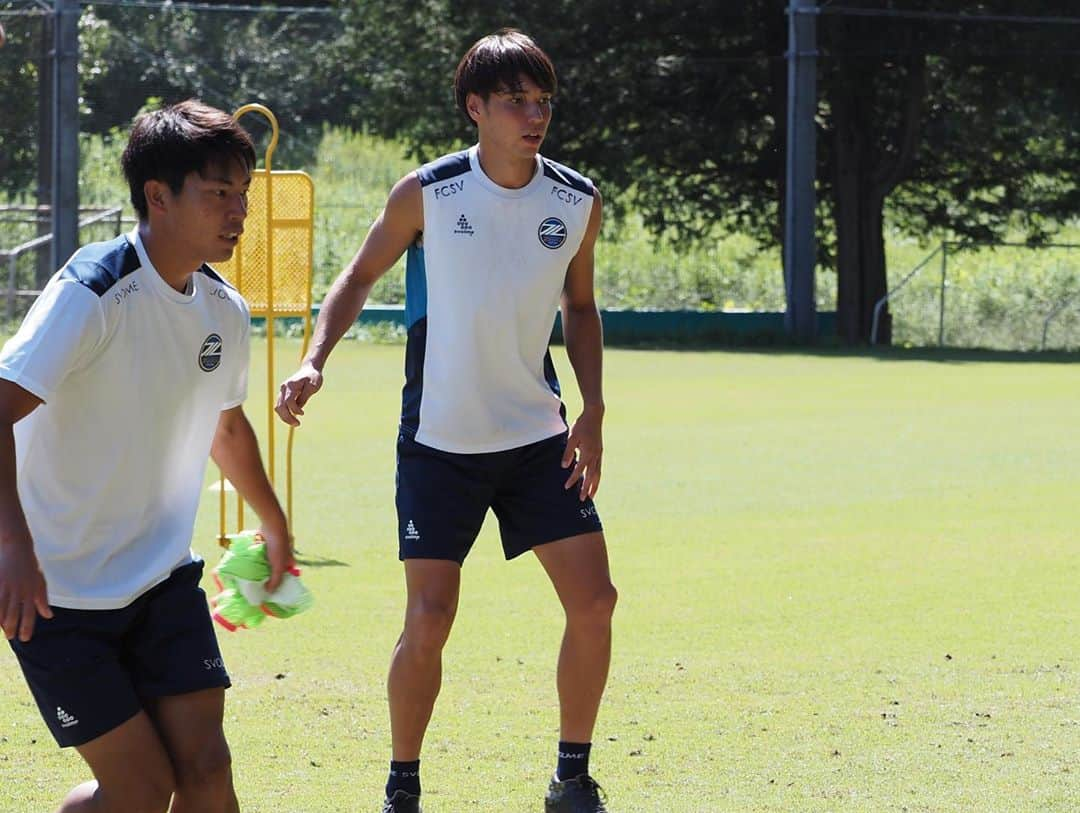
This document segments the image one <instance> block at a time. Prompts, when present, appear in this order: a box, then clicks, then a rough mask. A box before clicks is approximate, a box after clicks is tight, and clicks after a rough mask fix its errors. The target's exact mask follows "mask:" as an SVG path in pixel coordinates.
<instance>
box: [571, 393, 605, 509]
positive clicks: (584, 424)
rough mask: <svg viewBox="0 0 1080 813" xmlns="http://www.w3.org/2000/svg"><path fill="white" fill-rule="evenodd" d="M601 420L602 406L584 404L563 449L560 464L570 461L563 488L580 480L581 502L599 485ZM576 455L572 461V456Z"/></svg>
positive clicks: (602, 449)
mask: <svg viewBox="0 0 1080 813" xmlns="http://www.w3.org/2000/svg"><path fill="white" fill-rule="evenodd" d="M603 421H604V410H603V408H589V407H586V408H585V409H584V410H583V411H582V413H581V415H580V416H579V417H578V419H577V420H576V421H574V426H573V427H572V428H571V429H570V436H569V437H568V438H567V439H566V451H565V452H564V453H563V459H562V465H563V468H564V469H565V468H569V467H570V465H571V464H573V466H574V469H573V471H571V472H570V477H569V478H567V480H566V484H565V486H564V488H567V489H569V488H571V487H572V486H573V485H574V483H576V482H578V481H579V480H580V481H581V487H580V489H579V499H580V500H581V501H582V502H584V501H585V500H586V499H591V498H592V497H593V496H595V495H596V490H597V489H598V488H599V487H600V462H601V458H602V457H603V455H604V441H603V438H602V434H601V429H600V426H601V424H602V423H603ZM575 457H576V458H577V461H576V462H575V460H574V458H575Z"/></svg>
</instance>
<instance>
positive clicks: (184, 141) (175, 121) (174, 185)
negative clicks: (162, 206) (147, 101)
mask: <svg viewBox="0 0 1080 813" xmlns="http://www.w3.org/2000/svg"><path fill="white" fill-rule="evenodd" d="M232 161H238V162H240V163H242V164H243V165H244V166H245V167H247V169H248V171H249V172H250V171H251V170H253V169H254V168H255V145H254V144H253V143H252V141H251V136H250V135H248V133H247V130H245V129H244V128H243V127H241V126H240V125H239V124H237V122H236V120H235V119H234V118H233V117H232V116H230V115H229V114H228V113H225V112H223V111H221V110H218V109H217V108H216V107H211V106H210V105H208V104H204V103H202V102H200V101H198V100H197V99H188V100H187V101H184V102H180V103H178V104H174V105H170V106H168V107H163V108H161V109H160V110H153V111H150V112H149V113H143V114H142V115H140V116H139V117H138V118H137V119H135V125H134V127H132V129H131V136H130V137H129V138H128V143H127V146H126V147H125V148H124V154H123V156H122V157H121V159H120V164H121V166H122V167H123V170H124V177H125V178H126V179H127V182H128V187H129V188H130V190H131V204H132V206H134V207H135V212H136V213H137V214H138V216H139V219H140V220H146V218H147V214H148V212H147V205H146V193H145V192H144V191H143V187H144V185H145V184H146V182H147V181H150V180H155V181H163V182H165V183H167V184H168V185H169V189H171V190H172V191H173V194H179V193H180V190H181V189H183V188H184V179H185V178H186V177H187V176H188V175H189V174H190V173H192V172H198V173H200V174H202V173H204V172H205V171H206V169H207V168H208V167H210V166H212V165H228V164H230V163H231V162H232Z"/></svg>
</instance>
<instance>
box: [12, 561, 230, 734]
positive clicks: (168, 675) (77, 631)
mask: <svg viewBox="0 0 1080 813" xmlns="http://www.w3.org/2000/svg"><path fill="white" fill-rule="evenodd" d="M202 571H203V563H202V562H192V563H191V564H187V565H183V566H182V567H178V568H177V569H176V570H174V571H173V572H172V574H171V575H170V576H169V578H168V579H166V580H165V581H163V582H162V583H161V584H158V585H155V586H154V587H152V588H151V589H149V590H147V591H146V592H145V593H143V594H142V595H141V596H139V597H138V598H137V599H135V601H133V602H132V603H131V604H129V605H128V606H127V607H124V608H122V609H119V610H71V609H67V608H64V607H53V608H52V611H53V617H52V618H40V617H39V618H38V619H37V622H36V623H35V624H34V634H33V636H32V637H31V638H30V640H29V641H26V642H25V643H24V642H22V641H19V640H13V641H11V642H10V643H11V648H12V649H13V650H14V651H15V655H16V657H17V658H18V659H19V665H20V666H21V667H22V670H23V674H24V675H25V676H26V682H27V683H28V684H30V691H31V693H32V694H33V695H34V700H35V701H37V705H38V709H39V710H40V711H41V716H42V717H43V718H44V719H45V723H46V724H47V725H48V726H49V730H50V731H51V732H52V735H53V737H55V738H56V742H57V743H58V744H59V745H60V746H61V747H62V748H66V747H68V746H74V745H83V744H85V743H88V742H90V741H91V740H93V739H96V738H97V737H100V736H101V735H102V734H106V733H108V732H109V731H112V730H113V729H114V728H116V727H117V726H119V725H120V724H121V723H124V722H127V721H128V720H130V719H131V718H132V717H134V716H135V715H136V714H137V713H138V712H139V711H140V710H141V709H142V708H143V707H144V705H145V703H146V701H148V700H150V699H152V698H156V697H167V696H170V695H177V694H187V693H188V692H195V691H200V690H202V689H213V688H219V687H225V688H228V686H229V685H230V684H229V675H228V674H227V673H226V671H225V664H224V662H223V661H222V659H221V650H220V649H218V643H217V638H216V637H214V628H213V624H212V622H211V621H210V611H209V608H208V607H207V603H206V594H205V593H204V592H203V591H202V588H200V587H199V579H200V578H201V577H202Z"/></svg>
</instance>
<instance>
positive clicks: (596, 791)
mask: <svg viewBox="0 0 1080 813" xmlns="http://www.w3.org/2000/svg"><path fill="white" fill-rule="evenodd" d="M603 793H604V791H603V790H602V789H601V787H600V786H599V785H598V784H596V780H595V779H593V778H592V777H591V776H589V775H588V774H586V773H583V774H581V776H575V777H574V778H573V779H567V780H566V781H565V782H560V781H559V780H558V779H556V778H555V777H554V776H553V777H551V784H550V785H549V786H548V792H547V797H546V798H545V799H544V811H545V813H608V809H607V807H606V806H605V805H604V800H603V798H602V797H603Z"/></svg>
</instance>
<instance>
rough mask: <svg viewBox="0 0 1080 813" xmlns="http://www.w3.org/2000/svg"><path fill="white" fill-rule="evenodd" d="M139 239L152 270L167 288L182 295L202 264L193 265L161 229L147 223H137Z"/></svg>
mask: <svg viewBox="0 0 1080 813" xmlns="http://www.w3.org/2000/svg"><path fill="white" fill-rule="evenodd" d="M139 238H140V239H141V240H142V244H143V248H145V249H146V254H147V256H148V257H149V258H150V262H151V263H152V264H153V266H154V269H155V270H156V271H157V272H158V276H160V277H161V278H162V279H163V280H165V282H166V283H167V284H168V285H169V287H171V288H173V289H174V290H176V291H179V292H180V293H182V294H184V293H187V292H188V289H189V287H190V285H191V276H192V274H194V273H195V271H196V270H198V268H199V266H200V265H202V263H195V264H194V265H192V261H191V260H189V259H188V258H186V257H184V256H183V251H182V250H179V251H178V250H177V249H178V246H177V245H176V241H174V240H172V239H171V238H170V236H169V235H168V234H167V233H165V232H164V231H163V230H162V229H160V228H159V229H157V230H155V229H152V228H151V226H150V223H149V222H146V221H143V222H140V223H139Z"/></svg>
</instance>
